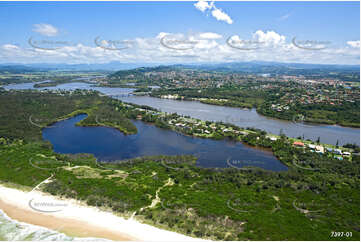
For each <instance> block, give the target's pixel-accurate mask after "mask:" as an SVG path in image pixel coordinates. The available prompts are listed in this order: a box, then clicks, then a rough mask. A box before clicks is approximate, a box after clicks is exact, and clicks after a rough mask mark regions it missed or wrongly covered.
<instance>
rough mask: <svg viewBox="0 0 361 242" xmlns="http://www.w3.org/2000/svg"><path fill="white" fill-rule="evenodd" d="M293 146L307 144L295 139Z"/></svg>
mask: <svg viewBox="0 0 361 242" xmlns="http://www.w3.org/2000/svg"><path fill="white" fill-rule="evenodd" d="M293 146H298V147H304V146H305V144H304V143H302V142H300V141H295V142H293Z"/></svg>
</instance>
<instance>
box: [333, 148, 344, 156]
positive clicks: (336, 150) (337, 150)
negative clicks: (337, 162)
mask: <svg viewBox="0 0 361 242" xmlns="http://www.w3.org/2000/svg"><path fill="white" fill-rule="evenodd" d="M333 153H335V154H337V155H342V151H341V150H340V149H335V150H334V151H333Z"/></svg>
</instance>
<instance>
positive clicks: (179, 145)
mask: <svg viewBox="0 0 361 242" xmlns="http://www.w3.org/2000/svg"><path fill="white" fill-rule="evenodd" d="M84 118H86V114H81V115H78V116H75V117H73V118H70V119H67V120H63V121H59V122H57V123H55V124H53V125H51V126H49V127H47V128H44V129H43V138H44V140H48V141H50V142H51V143H52V144H53V149H54V151H55V152H58V153H66V154H76V153H91V154H94V156H95V157H96V158H97V159H98V160H101V161H108V162H111V161H116V160H124V159H130V158H135V157H139V156H152V155H183V154H189V155H194V156H196V157H198V160H197V163H196V165H197V166H200V167H219V168H224V167H229V164H231V165H232V166H234V167H239V168H242V167H245V166H256V167H260V168H263V169H267V170H273V171H284V170H287V167H286V166H285V165H284V164H282V163H281V162H280V161H279V160H277V159H276V158H275V157H274V156H273V154H272V152H270V151H266V150H260V149H256V148H252V147H249V146H246V145H244V144H242V143H240V142H234V141H229V140H211V139H202V138H196V137H190V136H186V135H183V134H180V133H177V132H174V131H171V130H164V129H161V128H158V127H155V126H154V125H150V124H146V123H144V122H142V121H133V123H134V124H135V126H136V127H137V129H138V133H137V134H134V135H124V134H123V133H121V132H120V131H118V130H116V129H114V128H108V127H80V126H75V124H76V123H77V122H79V121H80V120H82V119H84ZM227 161H228V163H227Z"/></svg>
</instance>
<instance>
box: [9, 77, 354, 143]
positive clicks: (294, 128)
mask: <svg viewBox="0 0 361 242" xmlns="http://www.w3.org/2000/svg"><path fill="white" fill-rule="evenodd" d="M33 85H34V84H33V83H22V84H13V85H8V86H6V87H5V88H6V89H32V88H33ZM77 88H78V89H87V90H89V89H92V90H97V91H100V92H102V93H104V94H107V95H111V96H114V98H119V99H120V100H123V101H125V102H130V103H135V104H140V105H148V106H151V107H154V108H157V109H160V110H161V111H164V112H169V113H178V114H181V115H189V116H191V117H194V118H199V119H202V120H209V121H223V122H228V123H232V124H235V125H237V126H239V127H255V128H259V129H263V130H265V131H267V132H270V133H273V134H279V133H280V130H282V132H283V133H285V134H286V135H287V136H289V137H298V136H301V137H302V136H304V138H305V139H308V138H309V139H312V140H317V138H318V137H320V140H321V142H323V143H328V144H336V142H337V140H338V141H339V144H340V145H342V144H346V143H356V144H358V145H360V129H357V128H346V127H341V126H338V125H302V124H295V123H293V122H288V121H282V120H276V119H271V118H266V117H264V116H262V115H259V114H257V112H256V110H243V109H239V108H232V107H222V106H215V105H208V104H203V103H200V102H194V101H177V100H168V99H159V98H152V97H138V96H128V94H129V93H131V92H132V91H133V90H134V89H132V88H108V87H92V85H91V84H88V83H76V82H75V83H67V84H62V85H58V86H56V87H47V88H39V89H49V90H56V89H64V90H74V89H77Z"/></svg>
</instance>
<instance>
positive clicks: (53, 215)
mask: <svg viewBox="0 0 361 242" xmlns="http://www.w3.org/2000/svg"><path fill="white" fill-rule="evenodd" d="M34 201H38V204H40V205H41V204H42V203H44V204H52V205H53V206H55V205H58V207H54V208H50V209H49V206H48V207H43V210H41V209H39V207H34V206H33V204H36V203H34ZM0 209H1V210H3V211H4V213H5V214H6V215H7V216H9V217H10V218H12V219H14V220H17V221H19V222H24V223H28V224H32V225H37V226H41V227H45V228H48V229H51V230H55V231H58V232H61V233H64V234H66V235H68V236H71V237H84V238H85V237H91V238H103V239H109V240H117V241H197V240H198V241H199V240H200V239H196V238H192V237H188V236H185V235H182V234H178V233H175V232H171V231H167V230H162V229H159V228H156V227H153V226H150V225H147V224H142V223H140V222H138V221H136V220H134V219H124V218H122V217H119V216H116V215H114V214H112V213H111V212H104V211H100V210H99V209H97V208H93V207H89V206H85V205H82V204H80V203H79V202H77V201H75V200H68V199H66V200H64V199H60V198H56V197H53V196H50V195H46V194H44V193H41V192H38V191H31V192H24V191H21V190H17V189H13V188H8V187H5V186H2V185H0ZM52 209H53V210H52Z"/></svg>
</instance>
